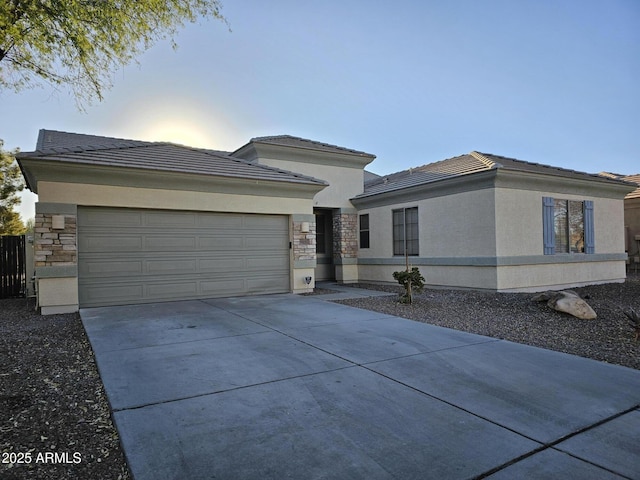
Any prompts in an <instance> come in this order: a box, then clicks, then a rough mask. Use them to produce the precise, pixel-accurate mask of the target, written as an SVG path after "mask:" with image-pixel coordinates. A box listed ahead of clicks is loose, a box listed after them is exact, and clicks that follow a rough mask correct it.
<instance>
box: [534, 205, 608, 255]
mask: <svg viewBox="0 0 640 480" xmlns="http://www.w3.org/2000/svg"><path fill="white" fill-rule="evenodd" d="M542 201H543V207H542V208H543V234H544V254H545V255H554V254H556V253H595V244H594V229H593V201H591V200H585V201H578V200H564V199H558V198H551V197H544V198H543V199H542Z"/></svg>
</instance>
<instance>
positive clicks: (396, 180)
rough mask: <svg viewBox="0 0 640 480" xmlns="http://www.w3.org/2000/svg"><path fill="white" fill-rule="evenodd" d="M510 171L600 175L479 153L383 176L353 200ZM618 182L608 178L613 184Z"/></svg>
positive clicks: (562, 175)
mask: <svg viewBox="0 0 640 480" xmlns="http://www.w3.org/2000/svg"><path fill="white" fill-rule="evenodd" d="M497 169H504V170H514V171H520V172H531V173H539V174H546V175H553V176H560V177H566V178H574V179H578V178H582V179H594V180H595V179H598V180H603V178H602V176H600V175H597V174H590V173H584V172H578V171H576V170H569V169H566V168H559V167H552V166H549V165H543V164H540V163H532V162H525V161H523V160H517V159H514V158H508V157H502V156H499V155H494V154H491V153H481V152H476V151H473V152H471V153H468V154H465V155H460V156H457V157H453V158H448V159H446V160H441V161H439V162H435V163H429V164H427V165H422V166H420V167H415V168H410V169H408V170H403V171H401V172H397V173H392V174H390V175H383V176H382V177H380V178H378V179H374V180H372V181H368V182H367V183H366V184H365V190H364V192H363V193H361V194H360V195H358V196H357V197H355V198H363V197H369V196H372V195H378V194H381V193H387V192H391V191H395V190H401V189H404V188H409V187H414V186H418V185H426V184H430V183H433V182H437V181H441V180H447V179H452V178H457V177H462V176H464V175H469V174H473V173H478V172H486V171H489V170H497ZM617 180H618V179H615V180H614V179H612V181H617Z"/></svg>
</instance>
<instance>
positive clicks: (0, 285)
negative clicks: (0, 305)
mask: <svg viewBox="0 0 640 480" xmlns="http://www.w3.org/2000/svg"><path fill="white" fill-rule="evenodd" d="M24 247H25V236H24V235H17V236H10V235H3V236H0V298H14V297H24V295H25V292H26V267H25V248H24Z"/></svg>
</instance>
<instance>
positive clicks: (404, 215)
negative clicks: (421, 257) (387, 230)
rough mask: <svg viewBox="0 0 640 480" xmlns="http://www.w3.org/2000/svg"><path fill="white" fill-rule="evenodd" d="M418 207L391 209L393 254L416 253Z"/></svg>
mask: <svg viewBox="0 0 640 480" xmlns="http://www.w3.org/2000/svg"><path fill="white" fill-rule="evenodd" d="M418 246H419V245H418V207H413V208H403V209H400V210H394V211H393V254H394V255H405V253H406V255H414V256H416V255H418V250H419V248H418Z"/></svg>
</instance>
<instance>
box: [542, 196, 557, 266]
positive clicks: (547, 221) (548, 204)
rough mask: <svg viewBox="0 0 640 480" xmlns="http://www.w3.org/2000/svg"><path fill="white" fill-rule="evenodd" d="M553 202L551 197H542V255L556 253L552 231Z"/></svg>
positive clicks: (554, 236)
mask: <svg viewBox="0 0 640 480" xmlns="http://www.w3.org/2000/svg"><path fill="white" fill-rule="evenodd" d="M553 212H554V201H553V198H552V197H542V236H543V238H544V254H545V255H554V254H555V253H556V234H555V230H554V218H553Z"/></svg>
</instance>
